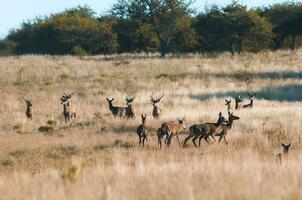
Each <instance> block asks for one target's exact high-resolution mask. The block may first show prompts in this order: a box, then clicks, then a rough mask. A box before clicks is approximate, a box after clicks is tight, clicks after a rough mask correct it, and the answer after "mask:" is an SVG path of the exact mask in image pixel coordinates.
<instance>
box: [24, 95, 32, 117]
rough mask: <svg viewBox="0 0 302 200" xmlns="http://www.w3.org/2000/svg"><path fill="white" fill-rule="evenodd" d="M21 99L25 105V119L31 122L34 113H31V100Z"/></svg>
mask: <svg viewBox="0 0 302 200" xmlns="http://www.w3.org/2000/svg"><path fill="white" fill-rule="evenodd" d="M23 99H24V101H25V103H26V110H25V115H26V117H27V119H30V120H32V119H33V114H34V111H33V105H32V102H31V99H26V98H24V97H23Z"/></svg>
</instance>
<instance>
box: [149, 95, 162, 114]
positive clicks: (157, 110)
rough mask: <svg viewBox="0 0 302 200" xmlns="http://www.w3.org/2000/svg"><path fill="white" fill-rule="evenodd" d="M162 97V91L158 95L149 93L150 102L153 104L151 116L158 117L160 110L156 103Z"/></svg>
mask: <svg viewBox="0 0 302 200" xmlns="http://www.w3.org/2000/svg"><path fill="white" fill-rule="evenodd" d="M163 97H164V93H163V94H162V95H161V96H160V97H155V98H153V96H152V95H151V102H152V104H153V111H152V116H153V117H154V118H159V117H160V115H161V113H162V110H161V109H160V108H159V107H158V103H159V102H160V101H161V99H162V98H163Z"/></svg>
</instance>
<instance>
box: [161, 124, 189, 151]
mask: <svg viewBox="0 0 302 200" xmlns="http://www.w3.org/2000/svg"><path fill="white" fill-rule="evenodd" d="M182 129H186V122H185V118H182V119H177V122H175V121H172V122H165V123H163V124H162V125H161V127H160V130H158V133H157V134H158V135H159V134H160V135H161V140H162V138H163V137H164V138H165V143H166V145H167V147H169V146H170V145H171V140H172V137H173V136H176V138H177V141H178V144H179V146H180V148H181V143H180V141H179V137H178V134H179V132H180V131H181V130H182ZM158 139H160V137H158ZM159 143H161V141H160V140H159ZM159 146H160V147H161V144H160V145H159Z"/></svg>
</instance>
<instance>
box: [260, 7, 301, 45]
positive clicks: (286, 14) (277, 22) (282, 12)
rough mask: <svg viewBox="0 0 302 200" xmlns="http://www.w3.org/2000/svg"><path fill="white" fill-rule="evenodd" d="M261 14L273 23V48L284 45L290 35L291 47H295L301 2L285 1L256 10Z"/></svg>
mask: <svg viewBox="0 0 302 200" xmlns="http://www.w3.org/2000/svg"><path fill="white" fill-rule="evenodd" d="M257 11H258V12H259V14H260V15H261V16H264V17H266V18H268V19H269V20H270V22H271V23H272V25H273V32H274V33H275V35H276V37H275V40H274V43H275V45H274V48H275V49H279V48H281V47H283V46H284V41H285V39H286V38H287V37H291V38H292V39H291V44H290V46H291V48H292V49H295V47H296V39H297V35H300V34H299V29H298V28H299V27H301V25H299V22H301V20H299V18H300V17H299V16H300V15H301V13H302V3H301V2H286V3H281V4H274V5H271V6H268V7H264V8H258V10H257Z"/></svg>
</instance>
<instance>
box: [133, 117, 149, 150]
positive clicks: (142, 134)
mask: <svg viewBox="0 0 302 200" xmlns="http://www.w3.org/2000/svg"><path fill="white" fill-rule="evenodd" d="M141 117H142V124H140V125H139V126H138V127H137V129H136V133H137V135H138V139H139V146H141V144H143V147H145V140H146V141H148V138H147V135H148V128H147V126H146V118H147V115H146V114H145V115H141Z"/></svg>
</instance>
